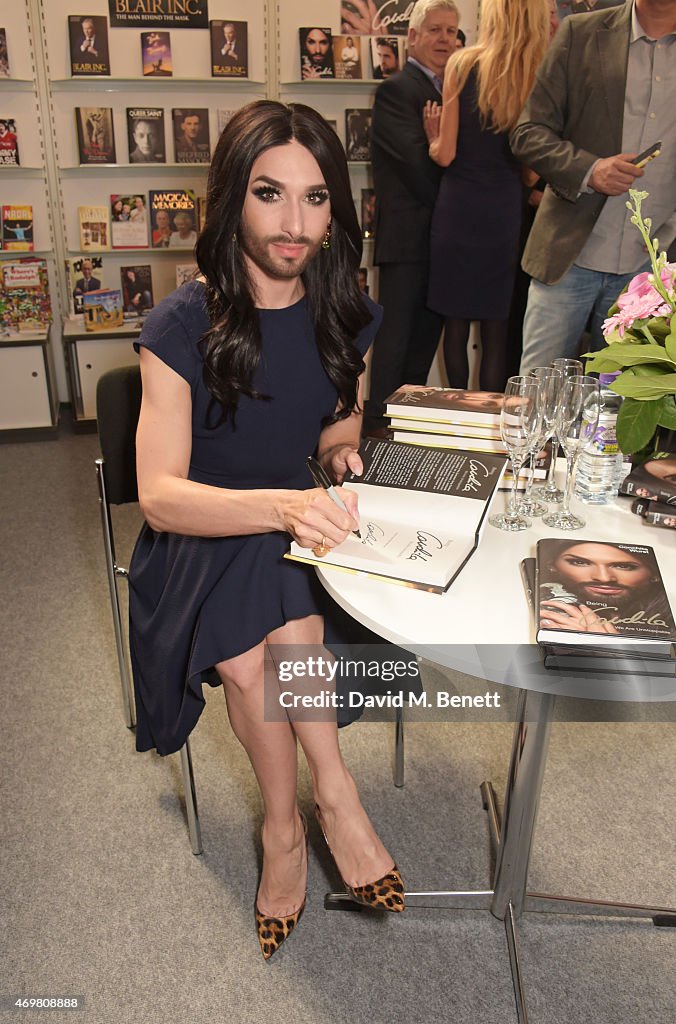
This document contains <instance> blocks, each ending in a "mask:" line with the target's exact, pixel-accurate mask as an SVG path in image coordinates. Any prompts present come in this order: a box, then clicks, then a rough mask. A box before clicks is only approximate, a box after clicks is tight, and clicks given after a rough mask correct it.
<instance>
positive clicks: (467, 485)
mask: <svg viewBox="0 0 676 1024" xmlns="http://www.w3.org/2000/svg"><path fill="white" fill-rule="evenodd" d="M359 453H360V455H361V457H362V460H363V463H364V473H363V476H361V477H355V476H354V475H352V474H349V476H348V477H347V478H346V479H345V482H344V486H345V487H347V488H349V489H350V490H354V491H355V492H356V493H357V494H358V496H359V520H360V525H359V529H360V533H361V539H359V538H358V537H357V536H355V535H350V536H349V537H348V538H347V539H346V540H345V541H343V543H342V544H340V545H339V546H338V547H337V548H333V549H332V550H331V551H329V553H328V554H327V555H326V556H324V557H323V558H318V557H317V556H316V555H314V553H313V551H312V550H311V549H308V548H301V547H300V546H299V545H298V544H296V543H295V542H293V543H292V545H291V550H290V552H289V554H288V555H287V556H286V557H287V558H291V559H294V560H296V561H301V562H310V563H312V564H314V565H322V566H332V567H335V568H339V569H346V570H350V571H353V572H363V573H367V574H369V575H374V576H381V577H385V578H388V579H390V580H392V581H394V582H398V583H403V584H406V585H408V586H413V587H418V588H420V589H422V590H429V591H431V592H433V593H442V592H443V591H444V590H446V589H447V588H448V587H449V586H450V584H451V582H452V581H453V580H454V579H455V577H456V576H457V574H458V572H459V571H460V569H462V567H463V565H464V564H465V562H466V561H467V559H468V558H469V557H470V555H471V554H472V552H473V551H474V550H475V549H476V547H477V544H478V542H479V536H480V532H481V528H482V526H483V524H484V521H485V519H486V513H487V510H488V506H489V504H490V502H491V499H492V497H493V495H494V493H495V491H496V490H497V487H498V484H499V482H500V478H501V476H502V473H503V470H504V467H505V459H504V458H503V457H502V456H499V455H485V454H483V453H482V454H477V453H475V452H465V451H449V450H447V449H443V448H419V447H417V446H415V445H407V444H400V443H398V442H396V441H384V440H377V439H375V438H366V439H365V440H364V441H363V443H362V446H361V448H360V450H359Z"/></svg>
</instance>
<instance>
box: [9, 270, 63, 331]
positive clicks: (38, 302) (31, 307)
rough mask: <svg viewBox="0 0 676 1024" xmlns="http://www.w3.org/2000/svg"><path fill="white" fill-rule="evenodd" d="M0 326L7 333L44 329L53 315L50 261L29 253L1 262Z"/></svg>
mask: <svg viewBox="0 0 676 1024" xmlns="http://www.w3.org/2000/svg"><path fill="white" fill-rule="evenodd" d="M0 298H2V305H3V306H4V310H3V313H2V316H1V317H0V327H1V328H2V330H3V331H4V332H6V333H13V332H18V333H25V332H29V331H42V330H44V329H45V328H46V327H48V326H49V324H50V322H51V319H52V304H51V300H50V297H49V278H48V276H47V261H46V260H41V259H35V258H34V257H27V258H25V259H18V260H5V261H4V262H3V263H2V264H0Z"/></svg>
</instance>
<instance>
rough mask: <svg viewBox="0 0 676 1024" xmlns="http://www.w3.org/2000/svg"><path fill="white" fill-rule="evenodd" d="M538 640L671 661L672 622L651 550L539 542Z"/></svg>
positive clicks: (580, 542) (675, 634)
mask: <svg viewBox="0 0 676 1024" xmlns="http://www.w3.org/2000/svg"><path fill="white" fill-rule="evenodd" d="M535 621H536V639H537V642H538V643H539V644H545V645H549V646H555V647H559V648H562V649H563V648H566V647H570V648H590V649H592V648H598V649H600V650H617V651H621V652H622V653H623V654H633V653H637V654H639V655H640V656H641V657H643V656H644V652H645V654H647V655H648V656H655V657H660V656H662V655H663V656H664V657H671V654H672V651H671V646H672V645H673V644H674V643H676V624H675V623H674V616H673V613H672V611H671V608H670V606H669V599H668V597H667V593H666V590H665V586H664V581H663V579H662V575H661V572H660V568H659V564H658V562H657V558H656V557H655V552H654V550H653V549H652V548H651V547H648V546H647V545H644V544H615V543H613V544H610V543H607V542H605V541H598V540H585V539H577V538H576V539H575V540H570V539H568V538H567V539H565V540H560V539H558V538H557V539H553V538H552V539H550V538H545V539H543V540H540V541H538V543H537V564H536V620H535Z"/></svg>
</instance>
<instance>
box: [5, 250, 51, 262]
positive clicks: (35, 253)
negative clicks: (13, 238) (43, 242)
mask: <svg viewBox="0 0 676 1024" xmlns="http://www.w3.org/2000/svg"><path fill="white" fill-rule="evenodd" d="M53 255H54V253H53V251H52V250H51V249H0V260H23V259H36V260H37V259H48V258H49V257H50V256H53Z"/></svg>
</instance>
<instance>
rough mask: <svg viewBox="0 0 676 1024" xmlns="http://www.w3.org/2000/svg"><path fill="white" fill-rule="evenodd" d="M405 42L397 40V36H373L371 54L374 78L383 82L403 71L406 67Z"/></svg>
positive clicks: (372, 75) (370, 47) (370, 41)
mask: <svg viewBox="0 0 676 1024" xmlns="http://www.w3.org/2000/svg"><path fill="white" fill-rule="evenodd" d="M403 42H404V40H403V39H397V37H396V36H384V35H380V36H371V38H370V40H369V43H370V45H369V52H370V55H371V77H372V78H375V79H376V81H382V80H383V79H385V78H390V77H391V76H392V75H396V74H397V72H398V71H401V69H402V67H403V66H404V65H403V60H404V48H403Z"/></svg>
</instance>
